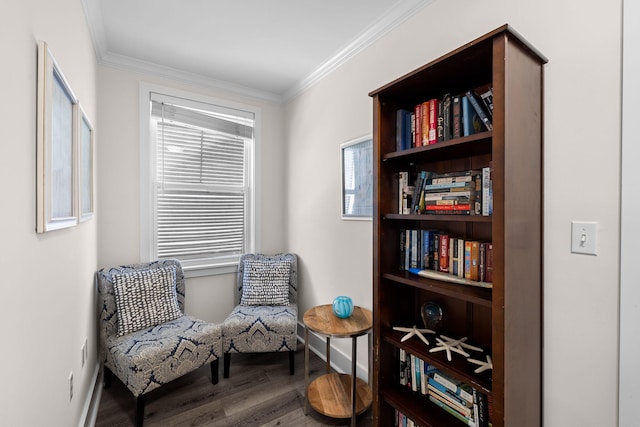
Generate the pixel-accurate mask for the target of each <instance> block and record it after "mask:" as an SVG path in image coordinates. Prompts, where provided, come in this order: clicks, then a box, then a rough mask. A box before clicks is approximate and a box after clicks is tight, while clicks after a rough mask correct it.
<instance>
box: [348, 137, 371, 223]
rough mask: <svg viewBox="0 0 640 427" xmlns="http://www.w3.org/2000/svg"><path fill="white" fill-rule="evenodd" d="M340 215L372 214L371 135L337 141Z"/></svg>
mask: <svg viewBox="0 0 640 427" xmlns="http://www.w3.org/2000/svg"><path fill="white" fill-rule="evenodd" d="M340 173H341V175H342V176H341V180H340V181H341V186H342V203H341V205H342V219H364V220H370V219H371V217H372V215H373V139H372V138H371V135H367V136H363V137H360V138H357V139H354V140H351V141H347V142H345V143H343V144H340Z"/></svg>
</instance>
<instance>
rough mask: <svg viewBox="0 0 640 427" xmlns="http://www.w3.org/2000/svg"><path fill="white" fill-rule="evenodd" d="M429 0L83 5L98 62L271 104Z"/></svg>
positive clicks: (106, 0) (102, 0)
mask: <svg viewBox="0 0 640 427" xmlns="http://www.w3.org/2000/svg"><path fill="white" fill-rule="evenodd" d="M431 1H432V0H236V1H231V0H226V1H222V0H180V1H176V0H135V1H131V0H82V3H83V6H84V10H85V14H86V16H87V20H88V22H89V29H90V32H91V36H92V38H93V44H94V46H95V50H96V55H97V58H98V63H100V64H102V65H107V66H113V67H117V68H122V69H128V70H134V71H142V72H148V73H153V74H158V75H162V76H165V77H169V78H173V79H177V80H181V81H184V82H188V83H193V84H198V85H205V86H214V87H219V88H223V89H226V90H229V91H232V92H235V93H240V94H244V95H250V96H254V97H258V98H263V99H267V100H271V101H277V102H280V101H284V100H286V99H289V98H291V97H293V96H295V95H296V94H297V93H300V92H301V91H303V90H304V89H305V88H306V87H309V86H310V85H312V84H313V83H314V82H316V81H317V80H319V79H320V78H322V77H323V76H324V75H326V74H328V73H329V72H331V71H332V70H334V69H335V68H337V67H338V66H340V65H341V64H342V63H343V62H345V61H346V60H347V59H349V58H350V57H351V56H353V55H354V54H356V53H357V52H359V51H360V50H362V49H363V48H365V47H366V46H368V45H369V44H370V43H372V42H373V41H375V40H376V39H377V38H379V37H380V36H382V35H384V34H385V33H386V32H388V31H390V30H391V29H393V28H395V27H396V26H397V25H398V24H400V23H401V22H403V21H404V20H406V19H407V18H409V17H410V16H412V15H413V14H415V13H416V12H417V11H419V10H420V9H422V8H423V7H424V6H425V5H427V4H428V3H430V2H431Z"/></svg>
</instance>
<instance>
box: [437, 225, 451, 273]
mask: <svg viewBox="0 0 640 427" xmlns="http://www.w3.org/2000/svg"><path fill="white" fill-rule="evenodd" d="M438 271H443V272H445V273H448V272H449V235H448V234H441V235H440V263H439V265H438Z"/></svg>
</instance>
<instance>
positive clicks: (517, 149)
mask: <svg viewBox="0 0 640 427" xmlns="http://www.w3.org/2000/svg"><path fill="white" fill-rule="evenodd" d="M546 62H547V59H546V58H545V57H544V56H543V55H542V54H540V53H539V52H538V51H537V50H536V49H535V48H533V47H532V46H531V45H530V44H529V43H527V42H526V41H525V40H524V39H523V38H522V37H521V36H520V35H519V34H517V33H516V32H515V31H514V30H513V29H512V28H511V27H509V26H508V25H504V26H502V27H500V28H497V29H496V30H494V31H491V32H490V33H488V34H486V35H484V36H482V37H479V38H478V39H476V40H473V41H472V42H470V43H468V44H466V45H464V46H462V47H460V48H459V49H456V50H454V51H452V52H450V53H448V54H446V55H444V56H442V57H440V58H438V59H435V60H433V61H431V62H429V63H428V64H426V65H424V66H422V67H420V68H418V69H416V70H414V71H412V72H410V73H408V74H406V75H405V76H403V77H400V78H398V79H396V80H394V81H392V82H390V83H389V84H387V85H385V86H383V87H381V88H379V89H377V90H374V91H373V92H371V93H370V96H372V98H373V119H374V130H373V140H374V218H373V244H374V284H373V292H374V294H373V316H374V323H373V328H374V329H373V330H374V343H373V345H374V351H373V354H374V370H373V418H374V425H376V426H389V425H393V422H394V416H395V415H394V413H395V412H394V411H395V410H398V411H400V412H402V413H404V414H405V415H406V416H407V417H409V418H411V419H413V420H414V421H415V422H417V423H418V424H419V425H420V426H421V427H428V426H455V425H463V423H462V422H460V421H458V420H455V419H454V418H453V417H452V416H451V415H449V414H447V413H446V412H445V411H444V410H443V409H441V408H439V407H437V406H436V405H435V404H433V403H431V402H430V401H429V399H428V396H425V395H421V394H419V393H415V392H412V391H411V390H407V389H406V387H404V386H401V385H400V383H399V373H398V371H399V350H400V349H403V350H405V351H407V352H409V353H411V354H414V355H415V356H417V357H419V358H421V359H422V360H424V361H426V362H427V363H429V364H431V365H433V366H435V367H436V368H438V369H440V370H442V371H443V372H445V373H446V374H448V375H449V376H452V377H455V378H456V379H459V380H461V381H463V382H464V383H466V384H468V385H470V386H472V387H474V388H476V389H477V390H479V391H481V392H483V393H484V394H485V395H487V396H488V397H489V398H490V399H491V401H492V417H491V422H492V424H493V426H494V427H503V426H515V425H517V426H519V427H520V426H539V425H541V423H542V418H541V416H542V403H541V401H542V396H541V394H542V387H541V375H542V366H541V365H542V362H541V348H542V200H543V199H542V188H543V186H542V184H543V178H542V170H543V169H542V93H543V86H542V85H543V65H544V64H545V63H546ZM486 84H490V85H491V86H492V87H493V117H492V124H493V129H492V131H484V132H479V133H476V134H473V135H470V136H466V137H461V138H455V139H449V140H446V141H441V142H438V143H436V144H432V145H428V146H418V147H414V148H409V149H405V150H402V151H397V146H396V112H397V110H399V109H406V110H409V111H412V109H413V108H414V106H415V105H417V104H420V103H422V102H424V101H426V100H428V99H431V98H441V97H442V96H443V95H444V94H446V93H450V94H461V93H464V92H465V91H466V90H469V89H473V88H476V87H479V86H481V85H486ZM489 165H491V167H492V183H493V213H492V215H491V216H481V215H426V214H411V215H403V214H399V213H398V198H399V197H400V196H399V191H398V173H399V172H400V171H405V170H409V171H412V172H413V173H414V174H417V172H419V171H421V170H428V171H433V172H436V173H444V172H452V171H462V170H469V169H478V168H482V167H487V166H489ZM409 228H412V229H438V230H443V231H446V232H450V233H452V234H456V235H458V236H460V237H461V238H464V239H470V240H471V239H476V240H484V241H490V242H491V243H492V244H493V281H492V287H491V288H481V287H474V286H466V285H462V284H458V283H450V282H449V281H446V280H438V279H434V278H426V277H421V276H417V275H414V274H410V273H408V272H406V271H402V270H401V269H400V267H399V262H398V260H399V257H400V254H399V247H400V244H399V242H400V240H399V239H400V233H401V230H403V229H409ZM428 301H435V302H437V303H438V304H439V305H440V306H441V307H442V308H443V312H444V315H443V320H442V324H441V330H439V331H438V332H439V333H441V334H443V335H447V336H450V337H456V338H461V337H468V342H469V343H470V344H474V345H477V346H479V347H482V348H483V349H485V351H486V353H488V354H490V355H491V357H492V360H493V370H489V371H485V372H482V373H478V374H476V373H475V372H474V369H475V368H477V366H475V365H472V364H470V363H469V362H467V361H466V360H465V358H464V357H463V356H460V355H457V354H454V355H453V359H452V361H451V362H450V361H448V360H447V358H446V357H445V356H444V353H432V352H429V348H430V347H429V346H427V345H425V344H424V343H422V342H421V341H420V340H417V339H415V338H411V339H410V340H408V341H405V342H402V341H401V339H402V336H403V334H402V333H401V332H397V331H394V330H393V329H392V328H393V327H394V326H409V327H410V326H412V325H418V327H423V323H422V319H421V316H420V307H421V306H422V304H424V303H425V302H428ZM430 337H432V338H433V335H430ZM473 356H474V357H478V356H476V354H474V355H473ZM480 357H484V355H482V356H480Z"/></svg>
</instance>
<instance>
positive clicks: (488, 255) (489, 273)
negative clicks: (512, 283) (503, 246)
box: [484, 242, 493, 283]
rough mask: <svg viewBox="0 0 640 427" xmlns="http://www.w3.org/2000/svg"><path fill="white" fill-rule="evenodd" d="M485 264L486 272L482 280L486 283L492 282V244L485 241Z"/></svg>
mask: <svg viewBox="0 0 640 427" xmlns="http://www.w3.org/2000/svg"><path fill="white" fill-rule="evenodd" d="M485 257H486V259H485V265H486V270H487V271H486V273H485V277H484V280H485V282H488V283H493V244H492V243H490V242H489V243H487V248H486V254H485Z"/></svg>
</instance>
